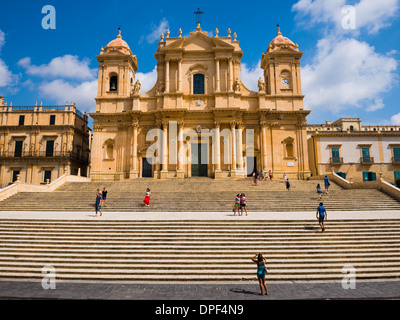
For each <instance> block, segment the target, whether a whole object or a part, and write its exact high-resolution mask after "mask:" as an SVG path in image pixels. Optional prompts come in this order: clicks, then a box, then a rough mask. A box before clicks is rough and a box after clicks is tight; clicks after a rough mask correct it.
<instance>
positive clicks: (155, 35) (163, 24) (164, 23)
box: [146, 18, 169, 43]
mask: <svg viewBox="0 0 400 320" xmlns="http://www.w3.org/2000/svg"><path fill="white" fill-rule="evenodd" d="M168 26H169V24H168V20H167V19H165V18H162V20H161V21H160V24H159V25H158V26H156V25H153V26H152V30H153V31H152V32H151V33H150V34H148V35H147V36H146V41H147V42H148V43H154V42H156V41H157V40H158V39H160V35H161V33H163V34H164V36H165V31H166V30H167V28H168Z"/></svg>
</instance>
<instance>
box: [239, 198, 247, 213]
mask: <svg viewBox="0 0 400 320" xmlns="http://www.w3.org/2000/svg"><path fill="white" fill-rule="evenodd" d="M243 208H244V211H246V216H247V207H246V195H245V194H244V193H242V194H241V195H240V215H243Z"/></svg>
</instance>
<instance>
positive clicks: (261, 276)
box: [251, 253, 268, 295]
mask: <svg viewBox="0 0 400 320" xmlns="http://www.w3.org/2000/svg"><path fill="white" fill-rule="evenodd" d="M251 260H252V261H253V262H255V263H257V279H258V283H259V284H260V290H261V293H260V295H263V287H264V289H265V294H266V295H268V289H267V285H266V284H265V273H266V272H267V268H266V267H265V262H266V261H267V260H266V259H265V258H264V257H263V255H262V254H261V253H256V254H255V255H254V257H253V258H251Z"/></svg>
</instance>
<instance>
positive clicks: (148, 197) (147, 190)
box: [143, 188, 151, 207]
mask: <svg viewBox="0 0 400 320" xmlns="http://www.w3.org/2000/svg"><path fill="white" fill-rule="evenodd" d="M150 195H151V192H150V189H149V188H147V189H146V197H145V198H144V200H143V202H144V204H145V205H146V206H147V207H148V206H150Z"/></svg>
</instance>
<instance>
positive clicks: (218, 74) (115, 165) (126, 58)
mask: <svg viewBox="0 0 400 320" xmlns="http://www.w3.org/2000/svg"><path fill="white" fill-rule="evenodd" d="M261 55H262V59H261V65H260V67H261V68H262V70H263V77H262V78H260V79H259V81H258V91H257V92H256V91H252V90H250V89H248V88H247V87H246V85H245V84H244V83H243V82H242V81H241V77H240V69H241V58H242V56H243V52H242V50H241V49H240V46H239V41H238V40H237V35H236V33H234V34H232V33H231V31H230V30H228V32H227V35H226V36H221V35H219V31H218V29H217V30H215V33H214V36H209V35H208V34H207V32H205V31H202V30H201V27H200V25H198V26H197V28H196V30H195V31H193V32H191V33H190V35H189V36H187V37H184V36H182V31H181V30H179V35H178V36H177V37H170V32H169V30H167V32H166V35H165V37H164V35H161V41H160V42H159V43H158V48H157V50H156V52H155V54H154V56H155V59H156V61H157V81H156V83H155V85H154V87H153V88H152V89H151V90H149V91H148V92H145V93H139V90H140V86H141V84H140V81H139V80H137V79H136V78H135V73H136V72H137V71H138V68H139V62H138V61H137V58H136V55H134V53H132V51H131V49H130V47H129V45H128V44H127V43H126V42H125V41H124V40H123V39H122V36H121V32H119V34H118V36H117V38H116V39H114V40H112V41H111V42H110V43H108V44H107V46H106V47H105V48H102V49H101V52H100V54H99V55H98V56H97V60H98V61H99V75H98V93H97V97H96V110H95V112H93V113H91V114H90V116H91V117H92V118H93V120H94V121H93V144H92V152H91V154H92V160H91V174H90V176H91V178H92V180H93V181H103V180H111V181H114V180H124V179H135V178H139V177H151V178H156V179H166V178H181V179H184V178H188V177H194V176H205V177H211V178H215V179H232V178H244V177H246V176H248V175H250V174H251V173H252V172H253V171H261V170H262V171H264V172H268V171H270V170H271V172H272V173H273V174H274V175H277V176H279V177H282V175H283V173H286V174H287V176H288V177H289V178H294V179H305V178H307V177H309V176H310V170H309V161H308V152H307V130H306V129H307V123H306V116H307V115H308V114H309V112H310V111H307V110H304V109H303V98H304V96H303V94H302V90H301V74H300V59H301V56H302V52H300V51H299V49H298V46H297V44H294V43H293V42H292V41H291V40H289V39H288V38H286V37H284V36H283V35H282V33H281V32H280V30H278V34H277V35H276V37H275V38H274V39H272V41H271V42H270V43H269V45H266V51H265V52H264V53H262V54H261Z"/></svg>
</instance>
